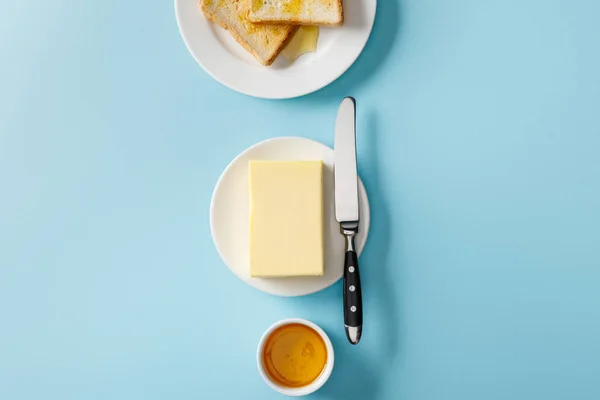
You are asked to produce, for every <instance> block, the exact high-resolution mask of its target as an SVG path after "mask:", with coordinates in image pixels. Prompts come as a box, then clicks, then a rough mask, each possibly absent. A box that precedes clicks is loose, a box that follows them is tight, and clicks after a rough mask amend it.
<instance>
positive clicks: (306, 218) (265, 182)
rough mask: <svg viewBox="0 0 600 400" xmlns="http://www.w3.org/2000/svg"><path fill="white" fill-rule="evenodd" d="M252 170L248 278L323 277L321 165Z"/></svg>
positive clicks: (264, 164) (253, 164) (273, 164)
mask: <svg viewBox="0 0 600 400" xmlns="http://www.w3.org/2000/svg"><path fill="white" fill-rule="evenodd" d="M249 169H250V276H253V277H261V278H274V277H291V276H319V275H323V269H324V266H323V264H324V261H323V162H322V161H256V160H252V161H250V164H249Z"/></svg>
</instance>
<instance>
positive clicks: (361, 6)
mask: <svg viewBox="0 0 600 400" xmlns="http://www.w3.org/2000/svg"><path fill="white" fill-rule="evenodd" d="M198 3H199V0H175V15H176V17H177V24H178V26H179V32H181V36H182V37H183V40H184V42H185V44H186V46H187V48H188V50H189V51H190V53H191V54H192V56H193V57H194V58H195V59H196V61H197V62H198V64H200V66H202V68H204V69H205V70H206V72H208V73H209V74H210V75H211V76H212V77H213V78H215V79H216V80H217V81H219V82H221V83H222V84H223V85H225V86H227V87H229V88H231V89H233V90H236V91H238V92H241V93H244V94H247V95H249V96H255V97H263V98H269V99H285V98H291V97H298V96H302V95H305V94H308V93H312V92H314V91H316V90H319V89H321V88H322V87H324V86H327V85H328V84H330V83H331V82H333V81H334V80H336V79H337V78H338V77H339V76H340V75H342V74H343V73H344V72H345V71H346V70H347V69H348V68H350V66H351V65H352V63H354V61H355V60H356V59H357V58H358V56H359V55H360V53H361V52H362V49H363V48H364V47H365V44H366V43H367V40H368V38H369V35H370V33H371V28H372V27H373V22H374V21H375V9H376V8H377V1H376V0H344V3H343V9H344V25H343V26H341V27H336V28H320V32H319V40H318V43H317V51H316V52H315V53H310V54H305V55H303V56H301V57H300V58H299V59H298V60H296V61H295V62H294V63H293V64H291V65H290V64H288V63H287V61H286V60H285V59H283V58H282V57H278V59H277V60H276V61H275V63H274V64H273V65H272V66H270V67H265V66H262V65H261V64H260V63H259V62H258V61H256V60H255V59H254V57H253V56H252V55H250V54H249V53H248V52H246V50H244V49H243V48H242V46H240V45H239V44H238V43H237V42H236V41H235V40H234V39H233V37H231V35H230V34H229V33H228V32H227V31H226V30H224V29H221V28H220V27H218V26H217V25H215V24H214V23H212V22H210V21H209V20H208V19H206V18H205V17H204V14H202V11H201V10H200V7H199V5H198Z"/></svg>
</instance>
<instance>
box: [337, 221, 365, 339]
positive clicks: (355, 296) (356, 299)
mask: <svg viewBox="0 0 600 400" xmlns="http://www.w3.org/2000/svg"><path fill="white" fill-rule="evenodd" d="M357 232H358V226H357V227H356V229H352V230H349V229H344V227H342V233H343V234H344V236H345V237H346V257H345V259H344V325H345V327H346V336H347V337H348V341H349V342H350V343H352V344H358V342H359V341H360V337H361V335H362V324H363V307H362V290H361V287H360V272H359V270H358V255H357V254H356V250H355V248H354V236H356V233H357Z"/></svg>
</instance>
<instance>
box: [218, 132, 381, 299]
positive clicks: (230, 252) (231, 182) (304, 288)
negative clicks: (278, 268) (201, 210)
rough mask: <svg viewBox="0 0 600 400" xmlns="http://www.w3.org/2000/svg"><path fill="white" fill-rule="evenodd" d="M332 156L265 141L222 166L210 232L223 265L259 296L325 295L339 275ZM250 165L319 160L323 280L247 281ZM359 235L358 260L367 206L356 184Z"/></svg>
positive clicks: (306, 146)
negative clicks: (321, 165) (320, 171)
mask: <svg viewBox="0 0 600 400" xmlns="http://www.w3.org/2000/svg"><path fill="white" fill-rule="evenodd" d="M333 159H334V156H333V150H332V149H331V148H330V147H327V146H325V145H324V144H322V143H319V142H315V141H313V140H309V139H305V138H300V137H282V138H274V139H269V140H265V141H264V142H260V143H257V144H255V145H254V146H252V147H250V148H248V149H246V150H244V151H243V152H242V153H241V154H240V155H239V156H237V157H236V158H235V159H234V160H233V161H232V162H231V164H229V165H228V166H227V168H226V169H225V171H223V174H221V177H220V178H219V181H218V182H217V186H216V187H215V191H214V193H213V197H212V201H211V204H210V230H211V234H212V237H213V240H214V242H215V246H216V247H217V251H218V252H219V254H220V255H221V258H222V259H223V262H224V263H225V265H227V266H228V267H229V269H231V271H232V272H233V273H235V274H236V275H237V276H238V278H240V279H241V280H243V281H244V282H246V283H248V284H249V285H252V286H254V287H255V288H257V289H260V290H262V291H263V292H267V293H271V294H275V295H279V296H302V295H305V294H310V293H314V292H317V291H319V290H322V289H325V288H326V287H328V286H330V285H332V284H333V283H335V282H337V281H338V280H339V279H340V278H341V277H342V273H343V269H344V250H345V248H344V238H343V237H342V235H341V234H340V226H339V224H338V223H337V221H336V220H335V211H334V195H333V194H334V192H333V185H334V182H333ZM250 160H323V164H324V167H325V171H324V176H323V186H324V203H325V210H324V211H325V215H324V218H325V274H324V275H323V276H318V277H303V278H270V279H260V278H252V277H250V261H249V259H250V257H249V251H250V249H249V244H248V243H249V231H250V227H249V197H248V196H249V193H248V192H249V189H248V162H249V161H250ZM358 194H359V201H360V224H361V225H360V232H359V233H358V235H357V238H356V249H357V253H358V255H360V253H361V252H362V250H363V248H364V246H365V242H366V241H367V235H368V233H369V222H370V221H369V219H370V218H369V200H368V198H367V192H366V191H365V187H364V186H363V184H362V181H360V179H359V182H358Z"/></svg>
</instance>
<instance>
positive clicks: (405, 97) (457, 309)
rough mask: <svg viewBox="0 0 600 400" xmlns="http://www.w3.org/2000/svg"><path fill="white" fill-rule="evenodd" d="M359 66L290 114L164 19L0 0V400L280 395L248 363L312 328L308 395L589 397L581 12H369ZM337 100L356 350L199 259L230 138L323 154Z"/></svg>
mask: <svg viewBox="0 0 600 400" xmlns="http://www.w3.org/2000/svg"><path fill="white" fill-rule="evenodd" d="M379 3H380V4H379V9H378V19H377V21H376V24H375V28H374V31H373V35H372V37H371V40H370V42H369V44H368V46H367V48H366V50H365V52H364V53H363V55H362V56H361V58H360V59H359V60H358V62H357V63H356V64H355V65H354V67H352V69H351V70H350V71H349V72H348V73H347V74H345V75H344V76H343V77H342V78H341V79H340V80H338V81H337V82H335V83H334V84H332V85H331V86H329V87H328V88H326V89H324V90H322V91H320V92H318V93H315V94H313V95H309V96H307V97H304V98H300V99H296V100H291V101H265V100H258V99H253V98H249V97H245V96H242V95H239V94H237V93H235V92H233V91H230V90H228V89H226V88H224V87H222V86H220V85H219V84H218V83H216V82H214V81H212V80H211V78H210V77H209V76H208V75H207V74H206V73H204V72H203V71H202V70H201V69H200V67H198V66H197V65H196V63H195V62H194V61H193V59H192V58H191V57H190V56H189V55H188V53H187V50H186V49H185V46H184V44H183V42H182V40H181V38H180V37H179V33H178V31H177V26H176V23H175V19H174V12H173V4H172V2H171V1H162V2H157V1H154V2H152V1H150V2H149V1H140V0H135V1H128V2H118V1H114V0H106V1H85V2H84V1H75V0H60V1H57V2H30V1H3V2H2V5H0V37H1V38H2V40H1V41H0V59H1V60H2V61H1V62H0V188H1V189H0V321H1V325H0V399H2V400H13V399H42V398H43V399H61V400H66V399H123V400H125V399H127V400H137V399H145V400H146V399H150V400H151V399H261V400H262V399H277V398H281V396H280V395H278V394H277V393H275V392H273V391H271V390H270V389H269V388H268V387H267V386H266V385H265V384H264V383H263V382H262V381H261V379H260V377H259V376H258V373H257V371H256V367H255V348H256V344H257V341H258V339H259V337H260V335H261V334H262V333H263V331H264V330H265V329H266V328H267V327H268V326H269V325H270V324H271V323H272V322H274V321H276V320H278V319H281V318H284V317H293V316H298V317H304V318H308V319H311V320H314V321H315V322H317V323H318V324H320V325H321V326H322V327H323V328H324V329H325V330H326V331H327V332H328V333H329V334H330V336H331V338H332V340H333V342H334V346H335V348H336V358H337V360H336V361H337V364H336V368H335V370H334V373H333V375H332V378H331V380H330V382H329V383H328V384H327V385H326V386H325V387H324V388H323V389H322V390H321V391H319V392H318V393H316V394H315V395H314V398H315V399H342V398H344V399H432V400H433V399H436V400H437V399H457V400H466V399H477V400H479V399H542V398H543V399H567V398H568V399H598V398H600V386H599V385H598V384H597V378H598V376H599V373H600V340H599V338H600V253H599V251H598V250H599V239H600V212H599V210H600V186H599V176H600V155H599V151H600V150H599V149H600V114H599V107H600V51H599V50H600V49H599V39H600V25H598V15H600V2H597V1H591V0H589V1H585V0H580V1H569V2H568V1H546V0H544V1H542V0H530V1H525V2H523V1H502V2H500V1H496V2H490V1H488V2H485V1H483V2H482V1H475V0H473V1H466V0H465V1H417V0H411V1H408V0H405V1H401V2H397V1H392V0H380V1H379ZM348 94H350V95H354V96H356V97H357V99H358V101H359V110H358V125H359V139H358V146H359V163H360V166H359V168H360V170H361V174H362V177H363V179H364V181H365V184H366V186H367V190H368V192H369V195H370V199H371V205H372V226H371V229H372V230H371V236H370V239H369V243H368V244H367V248H366V250H365V253H364V256H363V257H362V258H361V261H362V262H361V265H362V273H363V280H364V288H363V290H364V301H365V307H366V314H365V324H366V327H365V335H364V339H363V341H362V342H361V344H360V345H359V346H358V347H351V346H350V345H348V344H347V343H345V339H344V337H343V329H342V313H341V292H340V290H341V288H340V286H339V284H338V285H335V286H334V287H332V288H330V289H328V290H326V291H324V292H321V293H319V294H316V295H313V296H308V297H305V298H294V299H281V298H277V297H274V296H270V295H267V294H263V293H261V292H258V291H256V290H255V289H253V288H251V287H249V286H246V285H244V284H243V283H242V282H241V281H239V280H238V279H237V278H236V277H235V276H234V275H233V274H232V273H231V272H229V271H228V270H227V268H226V267H224V266H223V265H222V262H221V261H220V259H219V257H218V255H217V252H216V251H215V249H214V247H213V244H212V241H211V237H210V232H209V227H208V206H209V202H210V196H211V191H212V189H213V186H214V184H215V182H216V180H217V178H218V177H219V174H220V173H221V171H222V169H223V168H224V167H225V166H226V164H227V163H228V162H229V161H230V160H231V159H232V158H233V157H234V156H235V155H236V154H238V153H239V152H240V151H241V150H243V149H244V148H246V147H248V146H249V145H251V144H253V143H255V142H257V141H260V140H263V139H266V138H269V137H273V136H280V135H298V136H307V137H310V138H313V139H317V140H320V141H322V142H324V143H327V144H331V143H332V139H333V132H332V126H333V120H334V118H335V111H336V108H337V104H338V101H339V100H340V98H341V97H342V96H344V95H348Z"/></svg>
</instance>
